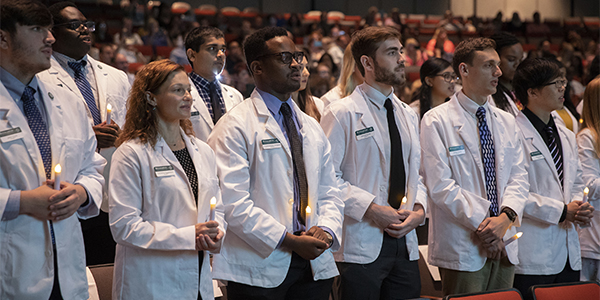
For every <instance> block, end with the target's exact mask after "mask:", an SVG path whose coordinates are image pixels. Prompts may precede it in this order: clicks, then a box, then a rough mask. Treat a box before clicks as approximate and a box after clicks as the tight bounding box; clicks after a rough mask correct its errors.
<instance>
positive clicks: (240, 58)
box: [225, 41, 246, 74]
mask: <svg viewBox="0 0 600 300" xmlns="http://www.w3.org/2000/svg"><path fill="white" fill-rule="evenodd" d="M239 63H243V64H244V65H245V64H246V62H245V59H244V53H242V46H240V43H239V42H238V41H231V42H229V45H227V59H226V60H225V68H226V69H227V71H228V72H229V74H234V73H235V70H234V69H235V66H236V65H237V64H239Z"/></svg>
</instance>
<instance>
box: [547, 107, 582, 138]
mask: <svg viewBox="0 0 600 300" xmlns="http://www.w3.org/2000/svg"><path fill="white" fill-rule="evenodd" d="M564 110H565V111H566V112H567V114H568V115H569V117H570V118H571V123H572V124H573V132H574V133H575V134H577V133H578V132H579V120H577V119H575V116H574V115H573V114H572V113H571V111H570V110H568V109H567V108H566V107H565V108H564ZM552 118H554V122H555V123H556V124H557V125H559V124H560V125H562V126H567V125H566V123H565V120H563V118H562V117H561V116H560V115H559V114H558V113H557V112H556V111H552ZM567 129H568V128H567Z"/></svg>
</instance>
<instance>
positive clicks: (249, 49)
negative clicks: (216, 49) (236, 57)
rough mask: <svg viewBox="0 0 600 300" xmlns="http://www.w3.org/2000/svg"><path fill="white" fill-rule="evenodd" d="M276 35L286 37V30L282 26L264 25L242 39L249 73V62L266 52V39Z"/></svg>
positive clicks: (267, 50)
mask: <svg viewBox="0 0 600 300" xmlns="http://www.w3.org/2000/svg"><path fill="white" fill-rule="evenodd" d="M278 36H285V37H287V30H285V28H283V27H264V28H261V29H259V30H257V31H255V32H254V33H253V34H251V35H249V36H248V37H246V39H245V40H244V56H245V57H246V63H247V64H248V69H249V70H250V73H251V74H252V69H250V64H252V62H253V61H255V60H258V58H260V57H261V56H262V55H265V54H267V53H268V52H269V49H268V48H267V41H269V40H271V39H273V38H275V37H278Z"/></svg>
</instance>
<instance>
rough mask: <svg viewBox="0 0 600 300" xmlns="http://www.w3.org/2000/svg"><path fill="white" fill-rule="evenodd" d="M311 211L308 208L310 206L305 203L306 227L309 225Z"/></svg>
mask: <svg viewBox="0 0 600 300" xmlns="http://www.w3.org/2000/svg"><path fill="white" fill-rule="evenodd" d="M311 213H312V209H310V206H308V205H307V206H306V228H307V229H308V227H309V226H310V217H311Z"/></svg>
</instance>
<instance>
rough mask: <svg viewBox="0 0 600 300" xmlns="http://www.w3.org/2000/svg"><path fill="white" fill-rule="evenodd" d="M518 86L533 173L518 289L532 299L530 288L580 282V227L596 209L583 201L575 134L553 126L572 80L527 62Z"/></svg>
mask: <svg viewBox="0 0 600 300" xmlns="http://www.w3.org/2000/svg"><path fill="white" fill-rule="evenodd" d="M513 86H514V87H515V93H516V94H517V98H518V99H520V100H521V103H523V105H525V108H523V110H522V111H521V112H520V113H519V114H518V115H517V118H516V120H517V125H518V126H519V128H520V129H521V134H520V137H521V140H522V141H523V145H524V148H525V158H526V159H525V168H526V169H527V173H528V174H529V184H530V186H529V198H528V199H527V202H526V203H525V209H524V210H523V221H522V222H521V227H520V228H519V231H522V232H523V238H522V239H519V264H518V265H517V266H516V268H515V273H516V274H515V281H514V287H515V288H517V289H518V290H519V291H521V294H522V295H523V296H524V298H525V299H533V295H532V294H531V293H530V292H529V287H531V286H532V285H537V284H551V283H565V282H576V281H579V271H580V270H581V250H580V248H579V237H578V235H577V228H576V226H575V225H583V226H585V225H589V222H590V219H591V217H592V212H593V211H594V208H593V207H592V206H590V203H589V202H586V203H583V202H582V199H583V189H584V188H585V185H584V182H583V179H582V175H583V171H582V169H581V165H580V163H579V156H578V154H577V142H576V140H575V134H573V132H572V131H570V130H569V129H567V128H566V127H565V126H564V125H558V124H555V123H554V120H553V116H552V111H554V110H557V109H561V108H562V107H563V103H564V101H565V97H564V94H565V87H566V86H567V80H566V79H565V78H563V77H562V75H561V71H560V68H559V66H558V65H557V64H555V63H554V62H551V61H548V60H545V59H539V58H536V59H527V60H525V61H523V63H521V65H519V67H518V68H517V69H516V72H515V76H514V79H513Z"/></svg>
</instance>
